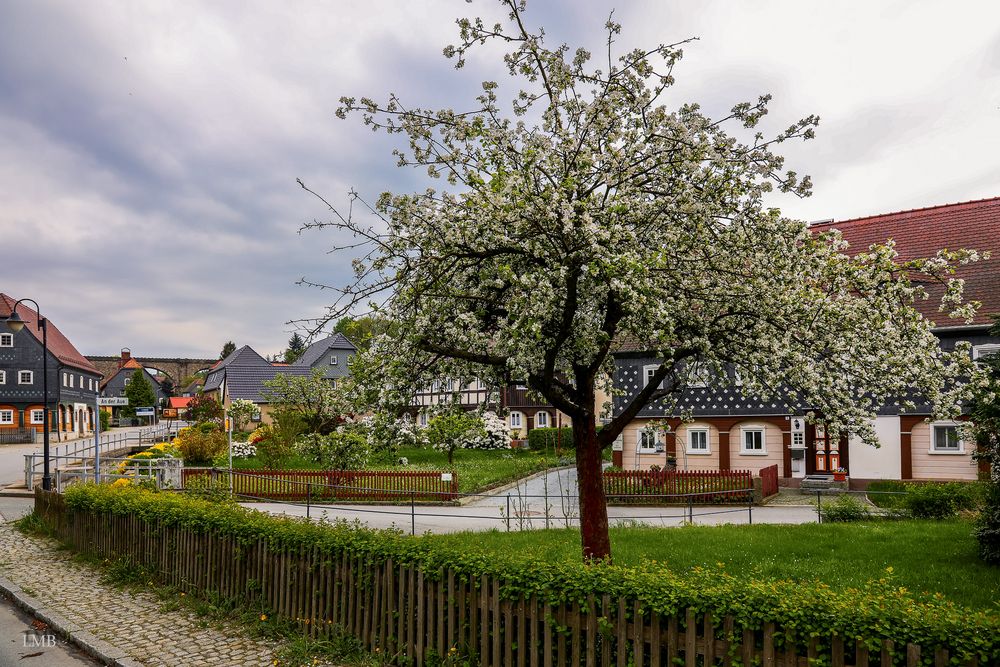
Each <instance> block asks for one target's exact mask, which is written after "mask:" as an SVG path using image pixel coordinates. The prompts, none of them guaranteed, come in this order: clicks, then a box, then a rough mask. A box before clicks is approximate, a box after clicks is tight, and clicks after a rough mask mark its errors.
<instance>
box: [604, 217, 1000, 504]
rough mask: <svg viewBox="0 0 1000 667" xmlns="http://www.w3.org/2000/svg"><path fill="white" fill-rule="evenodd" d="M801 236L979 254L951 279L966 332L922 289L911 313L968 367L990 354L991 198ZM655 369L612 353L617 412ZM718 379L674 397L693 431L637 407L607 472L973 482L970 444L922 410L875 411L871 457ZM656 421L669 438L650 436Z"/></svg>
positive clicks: (641, 356) (995, 242)
mask: <svg viewBox="0 0 1000 667" xmlns="http://www.w3.org/2000/svg"><path fill="white" fill-rule="evenodd" d="M811 228H812V229H814V230H816V231H826V230H830V229H838V230H840V232H841V233H842V234H843V237H844V239H845V240H847V241H848V242H849V243H850V248H849V250H848V252H858V251H862V250H865V249H867V248H868V246H869V245H871V244H872V243H880V242H885V241H886V240H887V239H893V240H894V241H895V242H896V250H897V251H898V252H899V254H900V259H901V260H907V259H913V258H917V257H930V256H933V255H934V254H935V253H936V252H937V251H938V250H940V249H941V248H972V249H976V250H979V251H989V252H990V253H991V254H992V257H991V258H990V259H986V260H982V261H979V262H976V263H973V264H970V265H967V266H965V267H961V268H960V269H959V271H958V274H957V277H959V278H962V279H964V280H965V296H966V298H967V299H968V300H975V301H979V302H981V303H982V308H981V309H980V311H979V314H978V315H977V317H976V319H975V320H974V321H973V322H972V323H971V324H965V323H955V322H953V321H951V320H947V319H946V318H944V316H943V315H942V314H941V313H939V312H938V311H937V304H938V303H940V296H941V292H940V289H941V288H935V287H928V291H929V292H930V295H931V296H930V299H928V300H927V301H920V302H918V303H917V304H916V306H917V307H918V308H919V309H920V310H921V312H922V314H923V315H924V316H925V317H927V318H928V319H931V320H932V321H935V322H938V324H939V326H937V327H936V328H935V329H934V333H935V334H936V335H937V336H938V338H939V339H940V342H941V346H942V348H944V349H948V350H951V349H954V348H955V345H956V343H957V342H958V341H963V340H964V341H969V342H970V343H971V344H972V346H973V347H972V355H973V357H974V358H979V357H981V356H984V355H986V354H992V353H996V352H998V351H1000V338H997V337H991V336H989V334H988V330H989V328H990V325H991V320H990V315H991V314H997V313H1000V197H997V198H992V199H984V200H978V201H970V202H963V203H958V204H947V205H942V206H932V207H928V208H922V209H915V210H909V211H900V212H897V213H888V214H882V215H874V216H870V217H865V218H856V219H852V220H844V221H839V222H834V221H824V222H821V223H815V224H813V225H811ZM935 290H937V291H936V292H935ZM942 320H943V321H942ZM657 365H658V361H657V359H656V358H655V357H654V356H653V355H651V354H650V353H648V352H646V351H644V350H642V349H636V348H635V347H634V346H631V345H630V344H629V343H624V344H623V345H622V346H621V347H620V349H619V350H618V351H617V352H616V353H615V376H614V385H615V388H616V389H618V390H620V391H622V392H624V394H623V395H617V396H616V397H615V402H614V411H615V413H616V414H618V413H619V411H620V410H621V409H622V406H623V405H625V403H626V401H627V400H628V399H629V398H630V397H631V396H634V395H635V393H637V392H638V391H639V389H640V383H642V382H644V378H645V377H647V373H648V371H649V369H650V368H655V366H657ZM726 372H727V374H729V380H730V381H729V382H728V383H712V382H710V381H703V382H695V383H692V384H691V385H689V386H688V387H687V388H686V389H685V390H684V391H683V392H682V394H681V395H680V399H679V404H678V405H679V406H680V407H681V409H683V410H685V411H687V412H689V413H690V415H691V417H692V418H693V420H694V421H692V422H688V423H682V420H681V419H680V418H679V416H678V415H676V414H664V410H663V409H662V408H661V409H657V408H655V407H651V406H646V407H645V408H644V409H643V410H642V411H641V412H640V413H639V414H638V416H637V417H636V419H634V420H633V421H632V422H630V423H629V425H628V426H627V427H626V428H625V430H624V431H623V433H622V435H621V437H620V438H619V441H618V442H616V443H615V449H616V451H615V452H614V461H615V463H616V465H620V466H622V467H623V468H625V469H629V470H643V469H648V468H650V467H651V466H653V465H657V466H667V465H668V461H669V460H673V461H674V463H675V465H676V466H677V467H678V468H682V469H689V470H720V469H721V470H730V469H742V470H746V469H749V470H754V471H758V470H760V469H761V468H764V467H767V466H771V465H777V466H778V471H779V475H780V476H781V477H782V478H783V479H784V482H785V483H786V484H790V485H793V486H794V485H796V484H798V482H799V480H800V479H801V478H803V477H805V476H806V475H812V474H826V473H829V472H830V471H832V470H835V469H837V468H844V469H846V470H847V472H848V475H849V476H850V480H851V484H852V486H856V487H859V488H860V487H863V486H866V485H867V483H868V482H869V481H871V480H876V479H903V480H909V479H913V480H974V479H976V478H977V477H978V476H979V474H980V470H979V468H978V466H977V465H976V463H975V461H973V459H972V453H973V452H972V443H966V442H963V441H962V439H961V437H960V432H959V430H958V428H957V426H958V425H957V424H956V423H955V422H934V421H931V419H932V415H931V410H930V407H929V406H927V405H924V406H919V405H918V407H917V410H915V411H912V412H908V413H904V412H902V411H901V410H900V409H899V408H898V407H894V406H885V407H883V408H882V409H881V410H880V411H879V414H878V415H877V416H876V417H875V420H874V427H875V431H876V433H877V434H878V438H879V441H880V444H881V446H880V447H879V448H878V449H876V448H873V447H871V446H869V445H866V444H864V443H863V442H861V441H860V440H859V439H858V438H855V437H850V438H843V439H841V440H840V441H839V442H838V441H835V440H832V439H831V438H829V437H828V436H827V434H826V433H825V432H824V431H823V429H822V427H821V426H813V425H810V424H807V423H806V420H805V418H804V416H805V413H806V411H807V410H808V409H809V406H803V405H794V404H790V403H789V402H788V401H786V400H785V399H784V398H782V397H781V396H777V397H773V398H764V397H754V396H744V395H743V394H742V392H741V391H740V389H739V386H738V378H737V377H736V376H735V375H734V372H733V370H732V369H726ZM713 384H716V385H717V386H712V385H713ZM721 384H726V385H727V386H725V387H721V386H718V385H721ZM664 422H665V423H666V424H668V425H669V427H670V428H669V430H668V431H665V432H664V431H663V430H660V429H655V428H650V426H651V425H653V424H656V423H661V424H662V423H664Z"/></svg>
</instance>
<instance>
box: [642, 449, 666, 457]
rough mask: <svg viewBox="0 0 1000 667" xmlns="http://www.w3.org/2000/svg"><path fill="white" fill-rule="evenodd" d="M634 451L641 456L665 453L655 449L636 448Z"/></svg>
mask: <svg viewBox="0 0 1000 667" xmlns="http://www.w3.org/2000/svg"><path fill="white" fill-rule="evenodd" d="M635 453H636V454H639V455H641V456H649V455H650V454H664V455H666V452H658V451H656V450H655V449H637V450H635Z"/></svg>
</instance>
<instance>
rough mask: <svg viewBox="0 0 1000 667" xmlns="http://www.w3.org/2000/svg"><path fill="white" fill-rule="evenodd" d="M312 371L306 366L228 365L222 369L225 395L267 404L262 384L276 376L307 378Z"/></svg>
mask: <svg viewBox="0 0 1000 667" xmlns="http://www.w3.org/2000/svg"><path fill="white" fill-rule="evenodd" d="M311 373H312V369H311V368H309V367H308V366H272V365H270V364H267V365H266V366H257V365H252V366H251V365H247V366H244V365H230V366H229V367H228V368H226V369H224V374H225V378H226V394H227V395H228V396H229V398H230V399H232V400H236V399H237V398H243V399H246V400H248V401H253V402H254V403H267V399H266V398H265V397H264V392H265V390H266V387H264V383H265V382H266V381H268V380H273V379H274V378H275V377H276V376H278V375H297V376H308V375H310V374H311Z"/></svg>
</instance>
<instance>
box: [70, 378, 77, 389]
mask: <svg viewBox="0 0 1000 667" xmlns="http://www.w3.org/2000/svg"><path fill="white" fill-rule="evenodd" d="M75 381H76V376H75V375H70V376H69V386H70V389H72V388H73V383H74V382H75Z"/></svg>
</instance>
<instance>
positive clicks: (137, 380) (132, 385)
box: [122, 368, 156, 417]
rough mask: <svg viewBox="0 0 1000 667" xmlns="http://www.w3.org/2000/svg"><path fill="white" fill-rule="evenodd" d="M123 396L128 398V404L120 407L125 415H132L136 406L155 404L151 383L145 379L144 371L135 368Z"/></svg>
mask: <svg viewBox="0 0 1000 667" xmlns="http://www.w3.org/2000/svg"><path fill="white" fill-rule="evenodd" d="M125 398H127V399H128V405H127V406H126V407H124V408H122V414H123V415H125V416H126V417H134V416H135V409H136V408H140V407H155V406H156V392H155V391H153V385H152V383H150V381H149V380H148V379H146V371H144V370H142V369H141V368H137V369H135V371H134V372H133V373H132V375H131V376H130V377H129V382H128V386H127V387H125Z"/></svg>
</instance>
